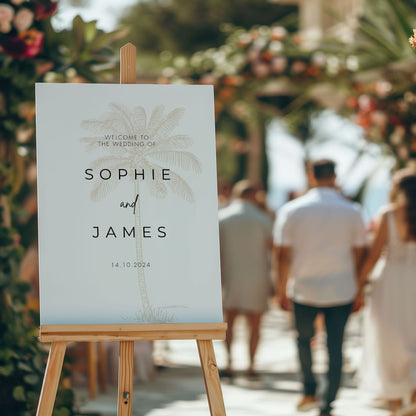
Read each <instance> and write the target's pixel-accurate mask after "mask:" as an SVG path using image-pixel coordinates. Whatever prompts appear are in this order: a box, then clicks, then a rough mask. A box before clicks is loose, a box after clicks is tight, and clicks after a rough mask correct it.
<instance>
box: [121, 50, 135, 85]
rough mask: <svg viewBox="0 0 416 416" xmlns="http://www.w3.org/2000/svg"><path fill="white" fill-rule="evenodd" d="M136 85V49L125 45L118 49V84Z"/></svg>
mask: <svg viewBox="0 0 416 416" xmlns="http://www.w3.org/2000/svg"><path fill="white" fill-rule="evenodd" d="M135 83H136V47H135V46H134V45H133V44H131V43H127V45H124V46H123V47H122V48H121V49H120V84H135Z"/></svg>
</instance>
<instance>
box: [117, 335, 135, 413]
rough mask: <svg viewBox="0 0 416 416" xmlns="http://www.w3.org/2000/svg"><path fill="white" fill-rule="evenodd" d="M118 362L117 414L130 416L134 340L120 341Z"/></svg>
mask: <svg viewBox="0 0 416 416" xmlns="http://www.w3.org/2000/svg"><path fill="white" fill-rule="evenodd" d="M119 354H120V355H119V356H120V359H119V364H118V406H117V408H118V412H117V415H118V416H131V411H132V403H133V400H132V399H133V368H134V365H133V361H134V341H121V342H120V353H119Z"/></svg>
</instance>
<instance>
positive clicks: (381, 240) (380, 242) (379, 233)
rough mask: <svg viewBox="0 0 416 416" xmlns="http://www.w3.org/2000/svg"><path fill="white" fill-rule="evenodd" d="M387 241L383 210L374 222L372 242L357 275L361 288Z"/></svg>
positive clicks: (385, 217) (385, 220)
mask: <svg viewBox="0 0 416 416" xmlns="http://www.w3.org/2000/svg"><path fill="white" fill-rule="evenodd" d="M386 243H387V213H386V212H384V213H383V214H382V215H381V217H380V219H379V221H378V222H377V223H376V226H375V231H374V238H373V242H372V244H371V247H370V251H369V254H368V256H367V258H366V259H365V262H364V263H363V265H362V267H361V268H360V272H359V275H358V285H359V287H360V288H362V287H363V286H364V284H365V282H366V280H367V276H368V275H369V274H370V272H371V270H372V269H373V267H374V266H375V264H376V263H377V260H378V259H379V258H380V255H381V252H382V251H383V248H384V246H385V245H386Z"/></svg>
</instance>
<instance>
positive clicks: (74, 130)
mask: <svg viewBox="0 0 416 416" xmlns="http://www.w3.org/2000/svg"><path fill="white" fill-rule="evenodd" d="M36 137H37V163H38V201H39V263H40V264H39V273H40V312H41V324H42V325H54V324H57V325H59V324H127V323H208V322H212V323H216V322H222V306H221V285H220V270H219V243H218V220H217V194H216V164H215V131H214V106H213V89H212V87H211V86H185V85H139V84H137V85H134V84H131V85H117V84H37V85H36Z"/></svg>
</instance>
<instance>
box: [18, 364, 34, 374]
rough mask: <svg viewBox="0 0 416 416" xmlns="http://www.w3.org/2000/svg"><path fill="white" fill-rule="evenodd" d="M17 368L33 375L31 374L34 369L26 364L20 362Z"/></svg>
mask: <svg viewBox="0 0 416 416" xmlns="http://www.w3.org/2000/svg"><path fill="white" fill-rule="evenodd" d="M17 368H18V369H19V370H22V371H26V372H28V373H31V372H32V367H30V366H29V365H28V364H26V363H24V362H22V361H20V362H19V363H18V364H17Z"/></svg>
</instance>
